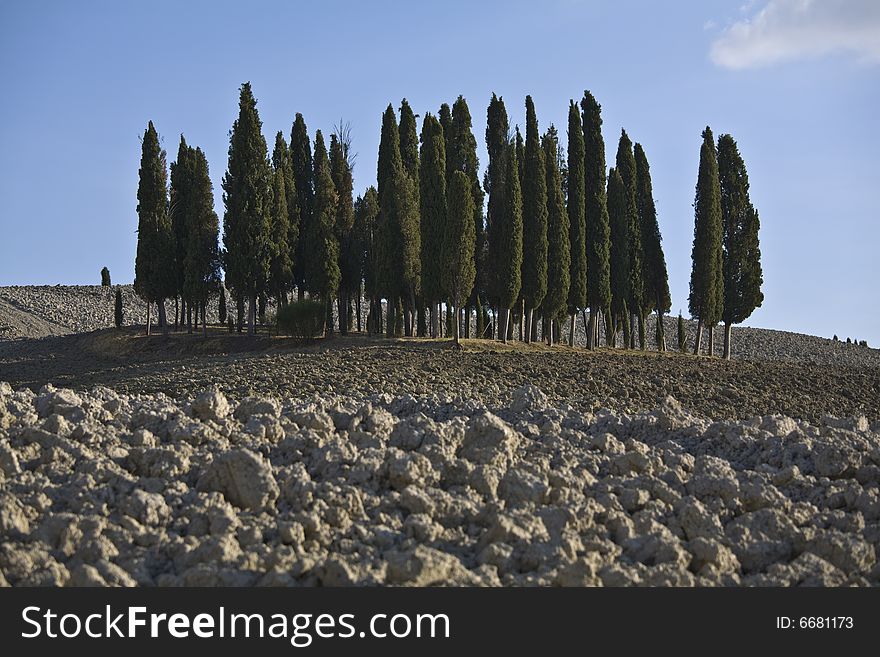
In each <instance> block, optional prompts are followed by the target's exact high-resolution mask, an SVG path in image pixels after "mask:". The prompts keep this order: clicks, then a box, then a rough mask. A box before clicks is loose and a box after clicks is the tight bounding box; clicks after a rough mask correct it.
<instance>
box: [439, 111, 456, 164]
mask: <svg viewBox="0 0 880 657" xmlns="http://www.w3.org/2000/svg"><path fill="white" fill-rule="evenodd" d="M437 119H438V120H439V121H440V126H441V127H442V128H443V138H444V139H445V142H446V143H445V144H444V146H445V147H446V180H447V181H448V180H449V178H450V176H452V161H451V160H450V159H449V154H450V153H451V152H452V132H453V131H452V108H450V107H449V104H448V103H443V104H442V105H440V111H439V112H438V113H437Z"/></svg>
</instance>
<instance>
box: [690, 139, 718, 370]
mask: <svg viewBox="0 0 880 657" xmlns="http://www.w3.org/2000/svg"><path fill="white" fill-rule="evenodd" d="M721 237H722V229H721V188H720V182H719V178H718V160H717V158H716V153H715V141H714V138H713V136H712V130H711V129H710V128H709V127H708V126H706V129H705V130H704V131H703V144H702V145H701V146H700V171H699V175H698V177H697V189H696V194H695V197H694V246H693V250H692V252H691V259H692V261H693V266H692V269H691V283H690V296H689V297H688V308H689V309H690V313H691V316H692V317H696V318H697V339H696V341H695V344H694V353H695V354H699V353H700V347H701V343H702V337H703V335H702V334H703V327H704V326H707V327H709V353H710V355H713V352H714V340H713V336H714V330H713V329H714V327H715V325H716V324H717V323H718V321H719V320H720V319H721V314H722V312H723V310H724V308H723V305H724V280H723V272H722V246H721Z"/></svg>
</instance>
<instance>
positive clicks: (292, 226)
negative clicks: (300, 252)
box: [272, 130, 300, 304]
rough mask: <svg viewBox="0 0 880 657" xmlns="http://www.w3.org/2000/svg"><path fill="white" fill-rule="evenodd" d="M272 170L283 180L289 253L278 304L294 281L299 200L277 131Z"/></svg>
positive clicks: (287, 152)
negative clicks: (286, 278)
mask: <svg viewBox="0 0 880 657" xmlns="http://www.w3.org/2000/svg"><path fill="white" fill-rule="evenodd" d="M272 169H273V170H275V171H281V174H282V177H283V178H284V202H285V203H286V204H287V248H288V253H289V256H288V257H289V260H290V268H291V275H290V280H289V284H288V289H286V290H285V291H284V294H282V296H281V299H280V303H282V304H284V303H287V292H288V291H289V288H290V285H292V284H293V283H294V282H295V281H296V271H297V269H296V255H297V248H298V245H299V224H300V212H299V205H298V203H299V199H298V197H297V194H296V177H295V176H294V175H293V162H292V161H291V158H290V148H289V147H288V145H287V142H286V141H285V140H284V135H283V134H282V133H281V131H280V130H279V131H278V133H277V134H276V135H275V148H274V149H273V151H272Z"/></svg>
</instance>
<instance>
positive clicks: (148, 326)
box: [147, 301, 151, 335]
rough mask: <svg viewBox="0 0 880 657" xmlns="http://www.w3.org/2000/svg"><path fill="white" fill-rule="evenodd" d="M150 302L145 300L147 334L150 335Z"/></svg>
mask: <svg viewBox="0 0 880 657" xmlns="http://www.w3.org/2000/svg"><path fill="white" fill-rule="evenodd" d="M150 305H151V304H150V302H149V301H147V335H150Z"/></svg>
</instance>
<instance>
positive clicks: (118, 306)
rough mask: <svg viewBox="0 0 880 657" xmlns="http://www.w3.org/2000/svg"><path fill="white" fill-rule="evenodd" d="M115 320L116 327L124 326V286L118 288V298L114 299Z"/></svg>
mask: <svg viewBox="0 0 880 657" xmlns="http://www.w3.org/2000/svg"><path fill="white" fill-rule="evenodd" d="M113 320H114V322H115V324H116V328H120V327H121V326H122V321H123V317H122V288H121V287H117V288H116V299H115V300H114V306H113Z"/></svg>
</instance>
